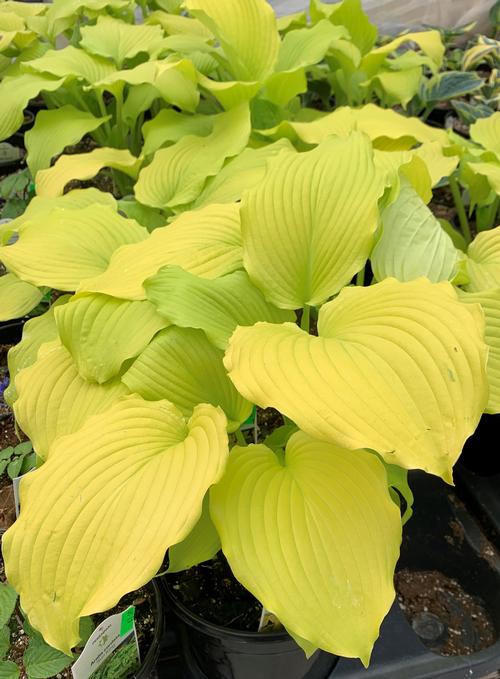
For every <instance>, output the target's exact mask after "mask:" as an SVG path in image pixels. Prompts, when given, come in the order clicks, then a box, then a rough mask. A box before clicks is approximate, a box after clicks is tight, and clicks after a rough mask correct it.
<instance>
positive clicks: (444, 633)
mask: <svg viewBox="0 0 500 679" xmlns="http://www.w3.org/2000/svg"><path fill="white" fill-rule="evenodd" d="M395 585H396V591H397V597H398V601H399V605H400V606H401V608H402V610H403V612H404V614H405V616H406V618H407V620H408V622H409V623H410V624H411V626H412V627H413V629H414V631H415V632H416V633H417V634H418V636H419V637H420V640H421V641H422V643H423V644H424V645H425V646H426V647H427V648H429V649H430V650H431V651H434V652H436V653H439V654H440V655H444V656H451V655H470V654H471V653H476V652H477V651H480V650H482V649H483V648H488V647H489V646H491V645H492V644H494V643H495V641H496V638H497V634H496V631H495V626H494V624H493V621H492V620H491V618H490V615H489V614H488V612H487V610H486V608H485V607H484V604H483V602H482V601H481V600H480V599H479V598H478V597H475V596H471V595H470V594H468V593H467V592H466V591H465V590H464V589H463V588H462V587H461V586H460V585H459V584H458V582H457V581H456V580H452V579H451V578H448V577H446V576H445V575H443V574H442V573H439V572H438V571H410V570H407V569H405V570H402V571H400V572H399V573H397V574H396V577H395Z"/></svg>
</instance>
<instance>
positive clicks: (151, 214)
mask: <svg viewBox="0 0 500 679" xmlns="http://www.w3.org/2000/svg"><path fill="white" fill-rule="evenodd" d="M118 210H119V211H120V213H121V214H123V215H125V217H128V218H129V219H135V221H136V222H138V223H139V224H140V225H141V226H145V227H146V229H147V230H148V231H153V230H154V229H157V228H158V227H159V226H165V222H166V218H165V217H164V216H163V215H162V213H161V212H160V211H159V210H155V208H152V207H147V205H141V203H139V202H138V201H137V200H135V199H134V198H131V199H128V198H124V199H122V200H119V201H118Z"/></svg>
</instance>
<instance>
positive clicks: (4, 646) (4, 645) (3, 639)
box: [0, 624, 10, 676]
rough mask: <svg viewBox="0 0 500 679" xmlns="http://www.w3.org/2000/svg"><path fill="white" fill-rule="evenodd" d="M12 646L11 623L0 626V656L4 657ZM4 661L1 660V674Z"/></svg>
mask: <svg viewBox="0 0 500 679" xmlns="http://www.w3.org/2000/svg"><path fill="white" fill-rule="evenodd" d="M9 648H10V627H9V625H8V624H7V625H4V626H3V627H2V628H0V658H3V657H4V656H5V655H6V654H7V651H8V650H9ZM3 662H4V661H0V676H1V664H2V663H3Z"/></svg>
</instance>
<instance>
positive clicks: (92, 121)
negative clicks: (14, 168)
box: [24, 104, 111, 177]
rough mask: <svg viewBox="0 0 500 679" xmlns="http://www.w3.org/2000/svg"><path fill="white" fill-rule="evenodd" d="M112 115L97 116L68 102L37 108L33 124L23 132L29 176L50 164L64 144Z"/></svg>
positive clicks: (33, 175)
mask: <svg viewBox="0 0 500 679" xmlns="http://www.w3.org/2000/svg"><path fill="white" fill-rule="evenodd" d="M110 118H111V116H105V117H102V118H96V117H95V116H93V115H92V114H91V113H88V112H87V111H80V110H79V109H77V108H75V107H74V106H71V104H67V105H66V106H62V107H61V108H56V109H53V110H49V111H39V112H38V114H37V116H36V120H35V124H34V125H33V127H32V128H31V130H29V131H28V132H26V134H25V135H24V141H25V145H26V149H27V151H28V156H27V159H26V162H27V164H28V167H29V170H30V172H31V176H32V177H35V176H36V174H37V172H38V171H39V170H44V169H46V168H47V167H50V161H51V160H52V158H53V157H54V156H57V155H58V154H59V153H61V152H62V151H63V150H64V149H65V147H66V146H69V145H71V144H76V143H77V142H79V141H80V139H81V138H82V137H83V136H84V135H86V134H88V133H89V132H93V131H94V130H96V129H97V128H98V127H100V126H101V125H102V124H103V123H104V122H106V121H107V120H109V119H110Z"/></svg>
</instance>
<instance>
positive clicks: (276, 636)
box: [162, 577, 295, 643]
mask: <svg viewBox="0 0 500 679" xmlns="http://www.w3.org/2000/svg"><path fill="white" fill-rule="evenodd" d="M162 584H163V589H164V592H165V594H166V596H167V598H168V600H169V603H170V605H171V606H172V608H173V609H174V610H175V612H176V614H177V615H178V616H179V618H181V620H183V621H184V622H186V623H188V624H189V625H190V626H191V627H194V628H195V629H197V630H199V631H201V632H204V633H205V634H209V635H210V636H216V637H221V636H222V637H224V636H226V637H232V638H235V639H238V638H239V639H242V640H246V641H258V642H263V643H273V642H274V643H277V642H283V641H293V638H292V637H291V636H290V635H289V634H288V632H286V631H283V632H265V633H262V632H248V631H246V630H235V629H231V628H230V627H223V626H222V625H217V624H215V623H213V622H208V621H207V620H204V619H203V618H202V617H200V616H199V615H196V614H195V613H193V612H192V611H190V610H189V608H187V607H186V606H185V605H184V604H183V603H181V602H180V601H179V599H178V598H177V597H176V596H175V594H174V592H173V590H172V587H171V586H170V584H169V583H168V580H167V578H165V577H163V578H162ZM294 643H295V642H294Z"/></svg>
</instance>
